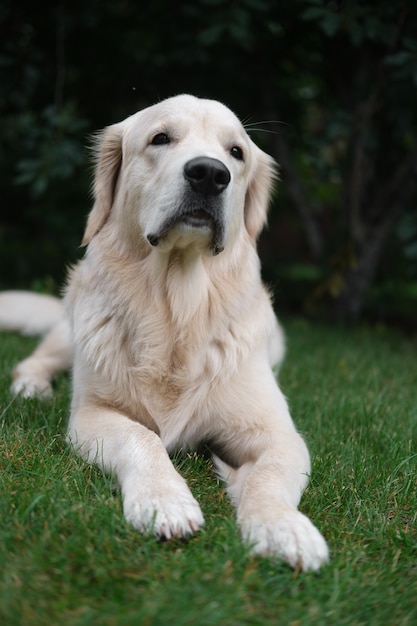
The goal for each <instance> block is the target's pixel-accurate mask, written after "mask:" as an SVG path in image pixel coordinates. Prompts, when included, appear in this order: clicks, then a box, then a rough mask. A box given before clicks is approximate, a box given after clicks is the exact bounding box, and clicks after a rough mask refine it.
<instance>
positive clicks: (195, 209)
mask: <svg viewBox="0 0 417 626" xmlns="http://www.w3.org/2000/svg"><path fill="white" fill-rule="evenodd" d="M220 214H221V210H219V208H218V207H217V206H216V203H215V204H214V205H213V204H211V203H210V205H209V206H208V207H207V208H205V207H202V206H201V205H200V206H193V205H191V206H184V207H182V208H181V210H180V211H178V213H177V214H176V215H174V216H172V217H171V218H169V219H168V220H166V222H165V223H164V224H163V225H162V227H161V228H160V230H159V232H157V233H152V234H149V235H148V236H147V239H148V241H149V243H150V244H151V246H154V247H156V246H158V245H159V243H160V242H161V241H163V240H164V239H166V237H167V236H168V235H169V233H170V232H171V231H172V230H174V229H175V228H178V227H180V228H181V227H185V229H190V230H202V231H211V233H212V237H211V241H210V244H209V247H210V250H211V252H212V254H213V255H217V254H220V252H222V251H223V250H224V242H223V239H224V226H223V221H222V220H221V219H220V218H219V215H220Z"/></svg>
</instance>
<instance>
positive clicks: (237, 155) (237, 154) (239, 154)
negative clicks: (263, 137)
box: [230, 146, 243, 161]
mask: <svg viewBox="0 0 417 626" xmlns="http://www.w3.org/2000/svg"><path fill="white" fill-rule="evenodd" d="M230 154H231V155H232V157H233V158H234V159H237V160H238V161H243V150H242V148H239V146H233V148H231V149H230Z"/></svg>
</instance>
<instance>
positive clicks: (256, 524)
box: [240, 511, 329, 571]
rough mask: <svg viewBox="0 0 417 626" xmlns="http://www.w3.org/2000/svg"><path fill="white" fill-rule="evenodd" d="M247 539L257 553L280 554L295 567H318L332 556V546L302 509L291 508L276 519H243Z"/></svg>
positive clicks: (311, 568) (266, 554) (265, 554)
mask: <svg viewBox="0 0 417 626" xmlns="http://www.w3.org/2000/svg"><path fill="white" fill-rule="evenodd" d="M240 526H241V532H242V537H243V539H244V541H245V542H246V543H248V544H250V545H251V546H252V552H253V553H254V554H258V555H262V556H269V557H273V558H279V559H283V560H284V561H286V562H287V563H288V564H289V565H291V567H293V568H294V569H301V570H303V571H307V570H318V569H319V568H320V567H321V566H322V565H324V564H325V563H327V561H328V560H329V549H328V547H327V544H326V542H325V540H324V539H323V537H322V535H321V534H320V532H319V531H318V530H317V528H316V527H315V526H314V525H313V524H312V523H311V522H310V520H309V519H308V517H306V516H305V515H303V514H302V513H300V512H299V511H288V512H286V513H284V514H282V515H280V516H278V517H277V519H276V520H273V521H271V520H268V521H267V522H263V521H261V520H260V519H256V518H252V519H250V520H245V521H242V522H241V524H240Z"/></svg>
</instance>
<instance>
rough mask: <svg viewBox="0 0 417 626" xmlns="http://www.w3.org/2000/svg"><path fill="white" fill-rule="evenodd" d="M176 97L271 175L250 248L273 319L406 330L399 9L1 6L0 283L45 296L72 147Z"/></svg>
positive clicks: (77, 226) (127, 2)
mask: <svg viewBox="0 0 417 626" xmlns="http://www.w3.org/2000/svg"><path fill="white" fill-rule="evenodd" d="M184 92H188V93H193V94H195V95H198V96H202V97H209V98H215V99H218V100H221V101H222V102H224V103H225V104H227V105H228V106H229V107H230V108H231V109H232V110H234V112H235V113H236V114H237V115H238V116H239V117H240V119H241V120H242V121H243V122H244V123H245V125H246V128H247V130H248V132H249V134H250V135H251V137H252V138H253V139H254V141H256V143H258V145H260V147H261V148H262V149H264V150H265V151H267V152H269V153H270V154H272V155H273V156H274V158H275V159H276V160H277V161H278V162H279V163H280V170H281V182H280V184H279V185H278V188H277V192H276V194H275V197H274V201H273V204H272V206H271V211H270V219H269V227H268V229H267V230H266V231H265V232H264V233H263V235H262V237H261V240H260V242H259V249H260V255H261V258H262V263H263V272H264V278H265V280H266V281H267V283H268V284H269V285H270V286H271V289H272V290H273V292H274V294H275V303H276V307H277V309H278V310H279V311H281V312H284V313H291V314H294V313H296V314H302V315H309V316H312V317H315V318H318V319H321V320H326V321H330V320H335V321H340V320H343V321H348V322H356V321H358V320H362V321H363V320H364V321H369V322H371V323H378V324H381V323H382V324H395V325H399V326H401V327H402V328H405V329H407V330H413V329H415V328H416V326H417V314H416V313H417V203H416V201H417V184H416V183H417V133H416V131H417V7H416V3H415V2H414V1H413V0H409V1H408V2H407V0H404V1H401V0H398V1H394V2H393V1H392V0H389V1H388V0H380V1H379V2H377V3H376V2H373V1H371V0H367V1H361V2H354V1H353V0H350V1H349V0H344V1H343V0H342V1H339V2H337V1H333V2H330V1H322V0H294V1H293V2H279V1H277V0H275V1H274V2H272V1H267V0H232V1H226V0H176V1H175V2H171V0H152V1H150V2H138V1H134V0H82V2H81V1H80V0H72V1H71V2H64V1H62V2H56V3H54V2H51V3H39V2H32V1H29V0H19V1H18V2H17V1H16V0H2V2H1V5H0V112H1V118H0V119H1V123H0V171H1V176H0V288H1V289H5V288H15V287H21V288H31V289H37V290H42V291H50V292H57V291H58V290H59V288H60V286H61V284H62V282H63V280H64V279H65V274H66V267H67V266H68V264H69V263H73V262H74V261H75V260H76V259H77V258H79V257H80V256H81V255H82V250H81V249H80V247H79V244H80V241H81V237H82V232H83V227H84V224H85V219H86V215H87V214H88V211H89V208H90V205H91V197H90V187H91V175H92V169H91V165H90V160H89V153H88V144H89V136H90V135H91V134H92V133H93V132H94V131H96V130H98V129H100V128H102V127H104V126H106V125H108V124H111V123H113V122H117V121H120V120H121V119H123V118H124V117H126V116H128V115H130V114H132V113H134V112H135V111H137V110H138V109H140V108H142V107H145V106H148V105H149V104H153V103H155V102H157V101H158V100H160V99H162V98H165V97H168V96H171V95H175V94H178V93H184Z"/></svg>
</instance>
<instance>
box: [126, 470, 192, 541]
mask: <svg viewBox="0 0 417 626" xmlns="http://www.w3.org/2000/svg"><path fill="white" fill-rule="evenodd" d="M123 491H124V493H123V512H124V515H125V517H126V519H127V521H128V522H130V523H131V524H132V525H133V526H134V527H135V528H136V529H137V530H139V531H140V532H142V533H144V534H151V533H153V534H154V535H156V536H157V537H159V538H161V539H162V538H163V539H171V538H173V537H185V536H186V535H189V534H191V533H194V532H196V531H197V530H199V528H201V527H202V526H203V525H204V518H203V514H202V512H201V509H200V506H199V504H198V503H197V501H196V500H195V499H194V498H193V496H192V494H191V491H190V490H189V489H188V487H187V485H186V484H185V482H177V483H176V484H174V485H173V484H172V483H170V482H167V483H161V482H160V481H157V480H155V479H154V480H150V481H147V484H146V485H144V484H143V482H141V481H137V483H136V485H131V486H130V487H129V488H128V489H124V490H123Z"/></svg>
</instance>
